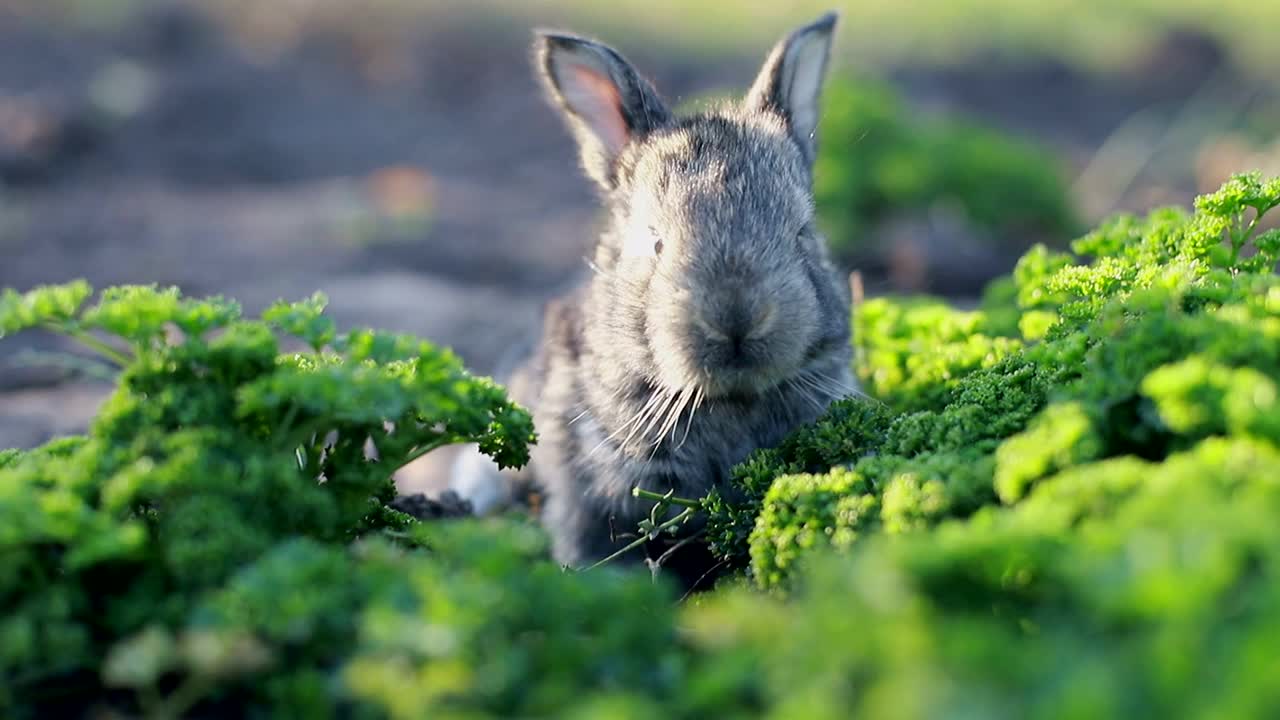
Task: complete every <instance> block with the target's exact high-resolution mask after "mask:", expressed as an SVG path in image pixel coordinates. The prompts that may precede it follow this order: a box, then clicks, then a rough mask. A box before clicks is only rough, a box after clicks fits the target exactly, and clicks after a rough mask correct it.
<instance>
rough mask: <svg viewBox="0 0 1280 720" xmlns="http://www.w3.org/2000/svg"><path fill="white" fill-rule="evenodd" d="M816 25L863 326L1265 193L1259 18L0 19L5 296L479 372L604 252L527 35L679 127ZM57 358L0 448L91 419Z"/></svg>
mask: <svg viewBox="0 0 1280 720" xmlns="http://www.w3.org/2000/svg"><path fill="white" fill-rule="evenodd" d="M832 7H834V8H836V9H839V10H840V11H841V13H842V19H841V24H840V26H839V30H838V38H837V43H836V45H837V55H836V57H835V60H834V64H833V68H832V70H833V75H832V78H831V80H830V82H829V84H828V92H827V97H826V103H825V115H824V118H823V120H822V126H821V128H820V132H821V142H822V156H821V158H820V161H819V166H818V171H817V191H818V195H819V203H820V206H821V213H822V222H823V224H824V226H825V227H826V230H827V232H828V234H829V236H830V240H831V243H832V246H833V248H834V249H835V251H836V254H837V257H838V258H839V259H840V261H841V263H842V264H843V265H845V266H846V267H847V268H849V269H855V268H856V269H858V270H860V271H861V272H862V275H863V278H864V282H865V288H866V292H867V293H868V294H869V295H876V294H883V293H900V292H928V293H934V294H938V295H944V296H947V297H949V298H952V299H953V300H955V301H956V302H971V301H972V300H973V298H975V297H977V296H978V295H979V293H980V292H981V289H982V287H983V284H984V283H985V282H986V281H987V280H988V279H990V278H991V277H993V276H994V275H997V274H999V273H1003V272H1006V271H1007V270H1009V269H1010V268H1011V267H1012V264H1013V263H1014V261H1015V260H1016V259H1017V257H1018V255H1019V254H1020V253H1021V252H1022V251H1023V250H1024V249H1025V248H1026V247H1027V246H1028V245H1029V244H1031V243H1034V242H1045V243H1049V244H1053V245H1059V246H1065V244H1066V243H1067V242H1068V241H1069V240H1070V239H1072V238H1073V237H1075V236H1077V235H1078V234H1080V233H1081V232H1082V231H1083V230H1085V229H1087V228H1088V227H1089V226H1090V225H1091V224H1093V223H1095V222H1096V221H1097V220H1098V219H1099V218H1101V217H1103V216H1105V215H1108V214H1111V213H1114V212H1120V211H1144V210H1147V209H1149V208H1151V207H1153V206H1157V205H1164V204H1169V203H1177V204H1186V203H1188V202H1190V200H1191V199H1192V198H1193V197H1194V195H1195V194H1196V193H1198V192H1203V191H1206V190H1209V189H1213V188H1215V187H1216V186H1217V185H1218V184H1219V183H1220V182H1221V181H1222V180H1223V179H1224V178H1225V177H1226V176H1227V175H1229V174H1230V173H1231V172H1234V171H1238V170H1250V169H1258V170H1263V171H1268V172H1271V173H1278V172H1280V90H1278V88H1277V85H1278V84H1280V74H1278V73H1277V72H1276V68H1280V43H1276V42H1275V39H1274V34H1275V28H1276V27H1280V3H1277V2H1258V1H1257V0H1035V1H1034V2H1033V1H1032V0H915V1H914V2H911V3H891V2H887V1H878V0H860V1H859V2H856V3H853V2H843V0H827V1H826V2H813V1H810V0H794V1H793V2H790V3H776V2H769V3H765V2H759V3H755V2H752V3H746V2H741V1H740V0H711V1H703V2H697V1H693V0H687V1H684V2H676V1H675V0H611V1H610V2H599V1H598V0H520V1H519V2H515V1H511V2H498V1H497V0H466V1H461V0H459V1H452V0H365V2H361V3H353V2H349V0H269V1H267V2H264V1H262V0H200V1H196V0H191V1H186V2H183V1H177V0H173V1H169V0H0V287H13V288H16V289H19V290H26V289H29V288H30V287H32V286H34V285H37V284H41V283H53V282H64V281H67V280H71V279H74V278H80V277H83V278H86V279H88V280H89V281H91V282H92V283H93V284H94V285H95V286H97V287H103V286H106V285H109V284H116V283H153V282H154V283H161V284H166V285H168V284H176V285H178V286H180V287H181V288H182V289H183V290H184V292H186V293H188V294H196V295H207V294H225V295H228V296H232V297H235V298H237V299H239V300H240V301H242V302H243V303H244V305H245V306H246V310H247V311H249V312H256V311H257V310H259V309H261V308H262V307H263V306H264V305H265V304H267V303H269V302H271V301H273V300H276V299H278V298H285V299H290V300H294V299H301V298H303V297H306V296H309V295H310V294H311V293H312V292H313V291H316V290H321V291H324V292H326V293H327V294H328V295H329V297H330V299H331V310H332V313H333V315H334V316H335V317H336V318H337V320H338V321H339V322H340V323H341V325H342V326H344V327H350V326H351V325H355V324H360V325H371V326H376V327H379V328H384V329H389V330H398V331H407V332H413V333H416V334H419V335H422V336H424V337H427V338H429V339H432V340H434V341H436V342H438V343H440V344H444V345H449V346H452V347H453V348H455V349H456V350H457V351H458V352H459V354H460V355H461V356H462V357H463V359H464V360H466V361H467V363H468V364H469V365H470V366H471V367H472V368H473V369H475V370H476V371H478V372H481V373H488V372H492V371H493V370H494V368H495V364H496V363H497V362H498V361H499V359H500V358H501V356H502V354H503V353H504V351H505V350H506V349H507V348H509V347H510V346H511V345H512V343H513V342H514V341H516V340H518V339H519V338H520V337H521V336H522V335H523V334H526V333H527V332H528V331H529V329H530V328H532V327H534V326H535V324H536V318H537V316H538V312H539V309H540V306H541V303H542V302H543V301H544V300H545V299H546V298H547V297H549V296H550V295H552V294H554V293H556V292H558V291H560V290H561V289H563V288H564V287H565V284H566V283H568V282H572V281H573V280H574V279H575V278H576V276H577V274H578V273H580V272H581V271H582V269H583V268H584V262H583V257H584V255H586V254H587V252H588V250H589V248H590V245H591V243H592V236H593V228H594V226H595V223H596V220H597V213H596V209H595V206H594V202H593V195H592V190H591V187H590V186H589V185H588V184H587V181H586V180H584V179H583V178H582V177H581V176H580V174H579V173H578V170H577V165H576V155H575V153H574V149H573V147H572V146H571V144H570V142H569V139H568V136H567V134H566V133H565V132H564V130H563V129H562V127H561V124H560V121H559V119H558V118H557V117H556V116H555V115H554V114H553V113H552V112H551V110H550V109H549V108H548V107H547V106H546V105H545V104H544V102H543V101H542V99H541V98H540V96H539V95H538V94H537V86H536V85H535V84H534V81H533V77H532V74H531V71H530V69H529V65H528V47H529V40H530V35H529V32H530V28H532V27H534V26H553V27H561V28H568V29H572V30H576V31H579V32H583V33H588V34H594V35H597V36H599V37H601V38H602V39H604V40H605V41H607V42H609V43H610V44H612V45H614V46H615V47H617V48H618V49H619V50H621V51H622V52H623V53H624V54H626V55H627V56H628V57H629V58H630V59H631V60H632V61H633V62H635V63H636V64H637V65H638V66H639V67H640V68H641V69H642V71H644V72H645V73H647V74H648V75H649V76H650V77H651V78H652V79H653V80H654V81H655V82H656V84H657V85H658V87H659V89H660V90H661V91H662V92H663V93H664V94H665V96H666V97H667V98H668V99H669V100H671V101H672V102H673V103H675V104H679V105H680V106H682V107H686V108H695V107H696V106H697V105H698V104H699V103H700V102H703V101H704V100H705V99H706V98H707V97H709V96H714V95H719V94H722V93H724V92H740V91H741V90H742V89H744V88H745V87H746V86H747V84H748V83H749V82H750V81H751V79H752V77H753V76H754V74H755V72H756V69H757V68H758V66H759V64H760V62H761V60H762V59H763V57H764V55H765V53H766V52H767V51H768V49H769V47H770V46H771V45H772V44H773V42H774V41H776V40H777V39H778V38H779V37H780V36H781V35H782V34H783V33H784V32H786V31H787V30H789V29H791V28H792V27H795V26H797V25H799V24H801V23H805V22H808V21H809V20H811V19H813V18H814V17H816V16H817V15H818V14H819V13H821V12H822V11H824V10H826V9H829V8H832ZM64 350H65V348H63V347H61V346H60V345H59V344H58V343H57V342H56V341H54V340H53V339H51V338H45V337H39V336H22V337H20V338H17V339H6V340H4V341H3V342H0V447H9V446H29V445H34V444H37V443H39V442H42V441H44V440H45V439H47V438H48V437H50V436H51V435H54V434H57V433H63V432H71V431H76V430H78V429H80V428H82V427H83V426H84V425H85V423H86V422H87V420H88V418H89V417H91V416H92V414H93V412H94V410H95V408H96V406H97V403H98V402H99V401H100V400H101V398H102V397H103V394H104V393H105V391H106V387H107V386H106V385H105V384H103V383H102V382H101V381H97V382H95V381H94V378H92V377H90V378H85V377H77V374H76V373H75V372H74V371H73V370H71V369H68V368H67V367H66V363H60V362H57V360H58V358H59V357H61V356H60V355H59V353H61V352H63V351H64Z"/></svg>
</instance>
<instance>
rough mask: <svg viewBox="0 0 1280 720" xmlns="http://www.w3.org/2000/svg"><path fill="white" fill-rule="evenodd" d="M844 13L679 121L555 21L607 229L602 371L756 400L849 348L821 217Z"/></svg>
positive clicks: (840, 289)
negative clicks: (820, 144)
mask: <svg viewBox="0 0 1280 720" xmlns="http://www.w3.org/2000/svg"><path fill="white" fill-rule="evenodd" d="M834 25H835V16H834V15H828V16H825V17H824V18H822V19H820V20H818V21H817V22H815V23H812V24H810V25H808V26H805V27H802V28H800V29H798V30H796V31H795V32H793V33H792V34H791V35H789V36H788V37H787V38H785V39H784V40H783V41H782V42H780V43H779V44H778V45H777V46H775V47H774V49H773V51H772V52H771V53H770V55H769V57H768V59H767V60H766V61H765V63H764V67H763V68H762V69H761V70H760V72H759V74H758V76H757V78H756V80H755V82H754V84H753V85H752V87H751V89H750V91H749V92H748V93H747V96H746V98H745V99H744V100H743V101H742V102H741V103H740V104H736V105H733V106H726V107H724V108H721V109H718V110H715V111H711V112H708V113H705V114H701V115H697V116H694V117H689V118H677V117H675V116H673V115H672V114H671V113H670V112H669V111H668V110H667V108H666V105H665V104H664V103H663V101H662V99H661V98H660V97H659V96H658V94H657V92H656V91H655V90H654V88H653V87H652V86H651V85H650V84H649V82H647V81H646V80H644V79H643V78H642V77H641V76H640V75H639V73H637V72H636V71H635V69H634V68H632V66H631V65H630V63H628V62H627V61H626V60H625V59H624V58H623V57H622V56H621V55H619V54H618V53H617V52H616V51H614V50H613V49H611V48H609V47H608V46H605V45H602V44H600V43H597V42H595V41H592V40H588V39H585V38H581V37H577V36H573V35H566V34H551V33H543V34H541V35H540V36H539V41H538V43H537V45H536V46H535V49H536V52H537V58H536V62H537V65H538V68H539V70H540V76H541V79H542V80H543V83H544V87H545V89H546V90H547V94H548V97H549V98H550V99H551V100H552V101H553V102H554V103H555V104H556V105H557V106H558V108H559V109H560V111H561V113H562V114H563V116H564V118H565V120H566V121H567V123H568V126H569V129H570V130H571V132H572V133H573V135H574V138H575V139H576V140H577V142H578V147H579V152H580V156H581V160H582V166H583V168H584V170H585V171H586V174H587V175H588V177H590V178H591V179H592V180H594V181H595V182H596V184H597V185H598V186H599V187H600V189H601V190H602V191H603V195H604V198H605V201H606V205H607V206H608V208H609V210H610V217H611V221H610V226H609V229H608V230H607V231H606V233H605V234H604V236H603V238H602V240H601V243H600V244H599V246H598V247H597V250H596V259H595V268H596V270H597V271H598V274H597V276H596V278H595V279H594V280H593V282H592V286H591V289H590V292H591V297H590V300H589V301H588V302H587V304H586V310H585V312H586V315H587V319H586V321H585V322H586V335H587V338H588V343H589V344H590V345H591V346H592V347H593V349H594V351H595V352H596V353H598V354H599V355H601V356H603V357H606V358H607V359H608V362H607V363H605V366H606V372H614V373H616V375H617V377H615V378H601V380H602V381H603V382H605V383H607V384H609V385H620V384H622V383H625V382H626V380H627V378H634V377H637V376H640V377H643V378H644V379H645V380H646V381H647V384H648V385H649V386H660V387H662V388H663V389H664V390H666V391H677V390H678V391H684V392H686V393H696V394H697V395H698V396H699V397H707V398H720V397H740V396H758V395H759V394H761V393H763V392H766V391H768V390H770V389H772V388H774V387H777V386H778V385H780V384H782V383H784V382H786V381H787V380H788V379H789V378H792V377H794V376H795V375H797V374H798V373H800V372H801V371H802V370H803V369H804V368H805V366H806V365H807V364H810V363H814V362H816V361H823V362H829V361H830V360H831V358H833V357H836V356H838V355H840V354H841V353H843V354H844V355H845V356H847V353H848V335H849V328H848V311H849V299H848V290H847V288H846V287H845V286H844V283H843V282H841V281H839V280H838V279H837V277H836V275H835V273H834V271H833V269H832V268H831V266H830V263H829V262H828V260H827V255H826V250H825V246H824V244H823V242H822V240H821V238H820V237H819V236H818V234H817V232H816V230H815V229H814V222H813V198H812V192H811V187H812V180H811V175H812V166H813V160H814V155H815V153H816V146H815V140H814V137H815V133H816V126H817V118H818V100H819V96H820V94H821V89H822V83H823V78H824V76H825V74H826V65H827V57H828V54H829V47H830V42H831V34H832V30H833V28H834Z"/></svg>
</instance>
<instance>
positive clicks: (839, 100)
mask: <svg viewBox="0 0 1280 720" xmlns="http://www.w3.org/2000/svg"><path fill="white" fill-rule="evenodd" d="M823 108H824V111H823V116H822V128H821V133H822V138H821V142H820V143H819V153H818V161H817V165H816V167H815V169H814V175H815V187H814V192H815V195H816V199H817V205H818V207H819V208H822V213H823V214H822V219H823V221H824V224H825V225H826V230H827V232H828V235H829V238H830V241H831V245H832V248H833V250H834V251H835V252H836V254H837V255H838V256H840V257H842V258H844V259H849V258H851V257H853V256H854V255H855V254H856V253H858V252H859V251H862V250H864V249H865V244H866V241H867V238H868V237H870V234H871V233H872V231H873V230H874V228H875V226H876V225H877V224H879V223H881V222H883V221H885V220H887V219H889V218H892V217H894V216H896V215H900V214H904V213H912V214H917V215H918V214H922V213H926V212H928V211H929V210H930V209H932V208H933V207H935V206H939V205H946V206H949V207H952V208H954V209H957V210H959V211H960V212H961V213H962V214H963V216H964V218H965V220H967V221H968V222H969V223H971V224H972V225H973V226H974V227H975V228H977V229H978V230H980V231H982V232H984V233H988V234H989V235H990V236H991V237H992V238H993V239H996V240H1004V241H1008V240H1012V239H1019V238H1025V237H1027V236H1028V235H1037V234H1038V235H1040V236H1043V237H1051V238H1065V237H1069V236H1070V235H1071V234H1072V233H1074V232H1075V231H1076V223H1077V220H1076V219H1075V216H1074V213H1073V211H1072V209H1071V207H1070V205H1069V203H1068V200H1067V197H1068V196H1067V190H1066V186H1065V184H1064V182H1063V180H1062V177H1061V175H1060V173H1059V170H1058V168H1057V167H1056V166H1055V164H1054V161H1053V160H1052V158H1051V157H1050V156H1049V154H1048V153H1047V152H1045V151H1044V150H1042V149H1040V148H1038V147H1036V146H1034V145H1032V144H1031V143H1030V142H1022V141H1017V140H1013V139H1010V138H1009V137H1007V136H1005V135H1003V134H1000V133H998V132H996V131H994V130H991V129H987V128H984V127H981V126H979V125H977V124H975V123H972V122H967V121H959V120H942V119H934V120H922V119H920V118H919V117H917V116H916V114H914V113H912V112H911V111H909V110H908V109H907V108H906V107H905V106H904V105H903V104H902V103H901V102H900V101H899V99H898V98H897V97H896V96H894V95H893V93H892V92H891V91H889V90H888V89H887V88H884V87H880V86H878V85H875V84H872V83H869V82H866V81H860V82H854V81H851V80H848V79H842V78H832V81H831V82H829V83H828V84H827V87H826V90H825V91H824V99H823Z"/></svg>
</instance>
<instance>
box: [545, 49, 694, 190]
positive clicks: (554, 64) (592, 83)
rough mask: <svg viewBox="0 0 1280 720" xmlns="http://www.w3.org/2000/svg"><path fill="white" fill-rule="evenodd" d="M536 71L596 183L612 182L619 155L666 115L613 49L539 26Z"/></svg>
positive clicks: (644, 83)
mask: <svg viewBox="0 0 1280 720" xmlns="http://www.w3.org/2000/svg"><path fill="white" fill-rule="evenodd" d="M535 51H536V55H537V58H536V62H537V67H538V71H539V72H538V75H539V76H540V77H541V79H542V82H543V84H544V87H545V89H546V92H547V95H548V96H550V98H551V99H552V100H553V101H554V102H555V104H556V106H557V107H559V108H560V111H561V112H562V113H563V114H564V116H565V119H566V120H567V122H568V124H569V129H570V130H571V131H572V132H573V135H574V139H576V140H577V141H578V148H579V150H580V152H581V154H582V166H583V169H585V170H586V172H587V175H589V176H590V177H591V179H592V180H595V181H596V182H597V183H598V184H599V185H600V186H601V187H603V188H605V189H606V190H611V189H613V187H614V186H615V185H616V181H617V178H616V170H617V160H618V156H619V155H620V154H621V153H622V150H623V148H625V147H626V146H627V144H628V143H630V142H631V141H633V140H636V139H638V138H640V137H643V136H644V135H646V134H648V133H649V132H652V131H653V130H654V129H656V128H658V127H660V126H662V125H664V124H666V123H667V122H669V121H670V119H671V114H670V112H668V110H667V108H666V106H665V105H664V104H663V102H662V100H661V98H659V97H658V93H657V91H655V90H654V89H653V86H652V85H650V84H649V83H648V81H646V80H645V79H644V78H642V77H640V75H639V73H637V72H636V71H635V69H634V68H632V67H631V64H630V63H628V62H627V61H626V60H625V59H624V58H623V57H622V56H621V55H619V54H618V53H617V52H616V51H614V50H613V49H612V48H609V47H607V46H605V45H602V44H600V43H597V42H594V41H592V40H587V39H585V38H581V37H577V36H573V35H565V34H556V33H549V32H544V31H539V32H538V33H537V41H536V43H535Z"/></svg>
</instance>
